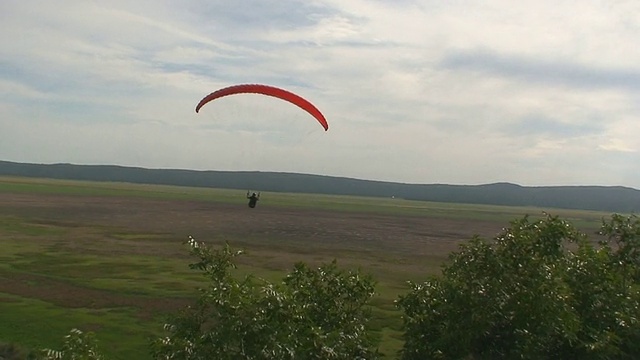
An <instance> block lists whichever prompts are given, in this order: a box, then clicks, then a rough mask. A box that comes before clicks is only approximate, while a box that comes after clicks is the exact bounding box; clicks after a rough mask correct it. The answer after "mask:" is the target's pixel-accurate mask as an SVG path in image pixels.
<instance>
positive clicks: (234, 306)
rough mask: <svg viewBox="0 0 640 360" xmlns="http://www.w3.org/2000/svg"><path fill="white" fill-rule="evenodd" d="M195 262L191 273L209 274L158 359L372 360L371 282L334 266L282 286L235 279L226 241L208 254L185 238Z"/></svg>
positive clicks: (301, 269)
mask: <svg viewBox="0 0 640 360" xmlns="http://www.w3.org/2000/svg"><path fill="white" fill-rule="evenodd" d="M189 245H190V248H191V253H192V254H193V255H194V256H196V257H197V258H198V260H199V261H198V262H196V263H194V264H191V265H190V266H191V268H193V269H196V270H199V271H201V272H202V274H203V275H204V276H206V277H207V281H208V286H207V287H206V288H202V289H200V292H201V293H200V298H199V299H198V301H197V302H196V303H195V304H194V305H193V306H189V307H188V308H186V309H184V310H183V311H181V312H180V313H179V314H177V315H176V316H173V317H172V318H171V319H170V320H169V322H168V324H167V325H166V326H165V329H166V331H167V332H168V335H167V336H166V337H164V338H161V339H158V340H157V341H155V342H154V343H153V345H152V349H153V350H152V351H153V355H154V358H156V359H374V358H376V357H377V356H378V353H377V350H376V349H375V345H376V344H375V341H374V340H373V339H372V337H371V336H370V334H369V330H368V327H367V322H368V319H369V311H368V306H367V303H368V301H369V299H370V298H371V297H372V296H373V295H374V282H373V280H372V279H371V278H370V277H369V276H363V275H362V274H360V273H359V272H344V271H340V270H339V269H338V268H337V265H336V263H335V261H334V262H332V263H330V264H326V265H323V266H321V267H320V268H318V269H310V268H309V267H308V266H306V265H305V264H302V263H299V264H296V265H295V268H294V270H293V271H292V272H291V273H290V274H289V275H287V276H286V277H285V279H284V280H283V281H282V283H280V284H271V283H269V282H267V281H264V280H260V279H257V278H255V277H252V276H246V277H244V278H241V279H238V278H237V277H236V276H234V272H233V270H234V269H235V268H236V265H235V258H236V257H237V256H240V255H241V254H242V252H241V251H235V252H234V251H232V250H231V248H230V247H229V245H228V244H227V245H226V246H225V247H223V248H222V249H220V250H212V249H211V248H209V247H207V246H206V245H205V244H203V243H200V242H197V241H195V240H194V239H190V241H189Z"/></svg>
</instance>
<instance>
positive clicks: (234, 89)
mask: <svg viewBox="0 0 640 360" xmlns="http://www.w3.org/2000/svg"><path fill="white" fill-rule="evenodd" d="M235 94H262V95H267V96H273V97H276V98H279V99H282V100H285V101H288V102H290V103H292V104H294V105H297V106H298V107H300V108H301V109H303V110H305V111H306V112H308V113H309V114H311V116H313V117H314V118H315V119H316V120H318V122H319V123H320V125H322V127H323V128H324V130H325V131H327V130H329V124H328V123H327V119H326V118H325V117H324V115H322V113H321V112H320V110H318V108H317V107H315V105H313V104H312V103H310V102H309V101H308V100H305V99H304V98H302V97H301V96H299V95H296V94H294V93H292V92H290V91H287V90H284V89H280V88H277V87H274V86H269V85H261V84H241V85H233V86H229V87H225V88H222V89H220V90H216V91H214V92H212V93H211V94H209V95H207V96H205V97H204V98H203V99H202V100H200V102H199V103H198V105H197V106H196V112H199V111H200V108H201V107H203V106H204V105H205V104H206V103H208V102H209V101H212V100H215V99H219V98H221V97H224V96H228V95H235Z"/></svg>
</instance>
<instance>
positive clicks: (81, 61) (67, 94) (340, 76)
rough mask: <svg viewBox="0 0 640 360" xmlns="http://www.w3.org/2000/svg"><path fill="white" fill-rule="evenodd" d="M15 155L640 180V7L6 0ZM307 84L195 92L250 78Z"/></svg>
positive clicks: (481, 178) (221, 166)
mask: <svg viewBox="0 0 640 360" xmlns="http://www.w3.org/2000/svg"><path fill="white" fill-rule="evenodd" d="M0 30H1V32H2V36H1V37H0V160H9V161H20V162H36V163H75V164H115V165H127V166H141V167H147V168H180V169H197V170H263V171H285V172H300V173H311V174H323V175H335V176H346V177H354V178H361V179H374V180H385V181H397V182H408V183H447V184H483V183H492V182H503V181H504V182H513V183H518V184H521V185H536V186H537V185H622V186H630V187H634V188H640V168H639V165H640V45H639V44H640V42H639V41H640V40H639V39H640V2H639V1H637V0H629V1H614V0H607V1H579V0H575V1H564V0H553V1H550V0H549V1H548V0H537V1H511V0H502V1H501V0H495V1H465V0H452V1H426V0H425V1H419V0H416V1H412V0H368V1H361V0H299V1H294V0H237V1H229V0H219V1H218V0H183V1H169V0H153V1H151V0H135V1H130V0H126V1H120V0H110V1H90V0H78V1H75V0H73V1H72V0H56V1H31V0H2V1H1V2H0ZM240 83H263V84H269V85H273V86H278V87H283V88H286V89H288V90H291V91H293V92H295V93H297V94H299V95H301V96H303V97H305V98H306V99H308V100H310V101H311V102H312V103H314V104H315V105H316V106H317V107H318V108H320V109H321V111H322V112H323V113H324V115H325V116H326V118H327V120H328V122H329V130H328V131H326V132H325V131H324V129H323V128H322V127H321V126H320V125H319V124H318V123H317V122H315V120H314V119H313V118H312V117H311V116H310V115H309V114H307V113H306V112H304V111H303V110H301V109H299V108H297V107H295V106H293V105H292V104H290V103H287V102H285V101H282V100H279V99H275V98H270V97H267V96H260V95H234V96H229V97H226V98H222V99H218V100H216V101H214V102H211V103H209V104H207V105H205V107H204V108H203V109H202V110H201V111H200V113H196V112H195V110H194V109H195V106H196V104H197V103H198V102H199V100H200V99H201V98H203V97H204V96H205V95H207V94H208V93H210V92H212V91H214V90H216V89H219V88H222V87H225V86H229V85H234V84H240Z"/></svg>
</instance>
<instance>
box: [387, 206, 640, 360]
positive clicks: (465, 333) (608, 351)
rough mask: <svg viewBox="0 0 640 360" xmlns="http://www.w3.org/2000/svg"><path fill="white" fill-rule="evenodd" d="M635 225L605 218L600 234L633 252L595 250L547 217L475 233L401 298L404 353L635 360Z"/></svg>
mask: <svg viewBox="0 0 640 360" xmlns="http://www.w3.org/2000/svg"><path fill="white" fill-rule="evenodd" d="M639 228H640V227H639V226H638V222H633V221H626V220H625V219H624V218H622V217H619V216H614V217H613V218H612V221H611V222H610V223H605V222H604V221H603V227H602V233H603V234H605V235H609V236H610V237H613V238H616V239H620V238H624V239H625V241H624V243H625V244H627V245H628V246H630V247H633V248H634V250H633V251H631V249H626V250H625V249H624V247H619V248H618V249H616V250H614V249H613V248H612V247H610V246H605V245H606V244H600V245H599V246H597V247H596V246H594V244H593V242H591V241H589V240H588V238H587V237H586V235H584V234H582V233H580V232H578V231H577V230H576V229H575V228H574V227H573V226H571V225H570V224H569V223H567V222H565V221H563V220H560V219H559V218H558V217H553V216H550V215H547V216H545V218H543V219H541V220H538V221H530V220H529V218H528V217H524V218H523V219H520V220H515V221H513V222H511V227H509V228H507V229H505V230H504V231H503V232H502V233H501V234H499V235H498V236H497V237H496V238H495V239H494V240H495V241H493V242H489V241H486V240H484V239H481V238H479V237H474V238H473V239H472V240H471V241H469V242H468V243H467V244H464V245H462V246H461V249H460V251H459V252H456V253H453V254H452V255H451V257H450V260H451V261H450V263H449V264H448V265H445V266H444V267H443V273H442V276H441V277H432V278H430V279H429V280H428V281H426V282H424V283H420V284H418V283H412V284H411V286H412V289H411V291H410V292H409V293H408V294H406V295H404V296H401V297H400V298H399V300H398V301H397V305H398V307H399V308H400V309H402V310H403V312H404V317H403V318H404V327H405V345H404V348H403V350H402V358H404V359H462V358H477V359H493V358H518V359H539V358H562V359H604V358H631V357H632V356H633V354H637V353H638V350H639V349H637V347H636V344H638V343H639V342H638V340H640V338H638V334H639V330H640V328H639V326H638V321H637V319H638V318H640V313H639V310H638V309H639V307H638V300H639V299H640V296H639V294H638V290H637V288H638V287H637V283H634V282H633V281H630V279H629V277H628V276H627V274H632V273H633V274H635V272H636V271H637V269H638V268H637V261H636V260H637V257H635V256H626V255H625V254H634V255H635V251H636V250H637V241H635V239H638V237H639V235H638V234H639V233H638V229H639ZM616 229H617V230H616ZM620 229H624V231H619V230H620ZM621 234H623V235H624V236H621ZM632 239H633V240H632ZM569 244H573V245H571V246H569ZM623 255H624V256H623ZM621 262H622V263H623V265H622V266H621V265H620V263H621Z"/></svg>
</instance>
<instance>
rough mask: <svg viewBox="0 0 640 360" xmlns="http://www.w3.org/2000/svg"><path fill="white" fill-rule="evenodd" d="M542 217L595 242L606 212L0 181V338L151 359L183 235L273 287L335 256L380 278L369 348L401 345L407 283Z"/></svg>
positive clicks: (173, 286)
mask: <svg viewBox="0 0 640 360" xmlns="http://www.w3.org/2000/svg"><path fill="white" fill-rule="evenodd" d="M543 211H547V212H549V213H551V214H552V215H559V216H561V217H562V218H563V219H565V220H568V221H570V222H572V223H574V225H576V226H577V227H578V228H580V229H582V230H583V231H585V232H586V233H588V234H590V235H591V234H593V233H594V232H595V231H596V230H597V228H598V227H599V225H600V223H601V220H602V218H606V217H608V216H609V215H610V214H608V213H600V212H593V211H577V210H560V209H538V208H525V207H502V206H485V205H471V204H446V203H429V202H419V201H408V200H401V199H381V198H364V197H349V196H328V195H307V194H286V193H262V200H261V201H260V203H259V204H258V207H257V208H256V209H253V210H250V209H248V208H247V206H246V204H245V198H244V192H243V191H238V190H222V189H209V188H187V187H177V186H159V185H140V184H123V183H109V182H81V181H63V180H49V179H27V178H15V177H0V341H2V342H16V343H19V344H21V345H23V346H26V347H31V348H44V347H59V345H60V343H61V341H62V338H63V336H64V335H65V334H67V333H68V331H69V330H70V329H71V328H73V327H77V328H80V329H84V330H92V331H95V332H96V334H97V338H98V340H99V341H100V344H101V345H102V349H103V350H104V353H106V354H107V355H108V357H109V358H112V359H131V358H136V359H144V358H149V354H148V343H149V339H150V338H152V337H155V336H159V335H161V334H162V323H163V320H164V318H165V317H166V316H167V315H168V314H170V313H173V312H175V311H176V310H177V309H179V308H181V307H183V306H185V305H186V304H189V303H190V302H191V301H192V300H193V299H194V297H195V296H196V294H197V292H196V290H195V289H196V288H197V287H198V286H199V285H200V284H202V282H201V279H200V278H199V276H198V274H196V273H194V272H192V271H190V270H189V269H188V264H189V262H190V260H191V259H190V258H189V257H188V253H187V248H186V246H185V245H184V241H186V240H187V238H188V236H194V237H195V238H196V239H197V240H200V241H206V242H208V243H210V244H212V245H220V244H222V243H224V242H225V241H227V242H229V244H230V245H231V246H232V247H233V248H236V249H239V248H241V249H245V250H246V251H247V255H246V256H244V257H241V258H240V269H239V270H240V272H241V273H251V274H254V275H256V276H259V277H263V278H265V279H268V280H270V281H278V280H279V279H281V278H282V277H283V276H284V275H285V274H286V272H287V271H289V270H290V269H292V267H293V265H294V263H295V262H297V261H304V262H307V263H308V264H311V265H317V264H321V263H324V262H329V261H331V260H333V259H337V260H338V265H339V266H340V267H343V268H354V267H357V268H361V269H362V270H363V271H365V272H367V273H370V274H372V275H373V276H374V278H375V279H376V280H377V281H378V286H377V292H378V294H377V295H376V297H375V298H374V301H373V302H372V305H373V314H374V319H373V325H374V326H375V328H376V330H377V332H378V334H380V336H381V338H382V346H381V350H382V351H383V352H384V353H385V354H387V355H388V358H394V357H395V356H394V355H395V351H397V350H398V349H399V348H400V346H401V345H402V342H401V339H400V335H401V328H400V326H401V318H400V316H401V314H400V313H399V312H398V311H396V310H395V307H394V303H393V301H394V300H395V299H396V298H397V296H398V295H400V294H402V293H404V292H406V291H407V290H408V288H407V284H406V282H407V280H414V281H420V280H422V279H425V278H426V276H427V275H430V274H437V273H438V271H439V269H440V265H441V264H442V263H443V262H444V261H446V258H447V255H448V254H449V253H450V252H451V251H454V250H456V249H457V247H458V245H459V244H460V243H461V242H464V241H466V240H468V239H469V238H470V237H471V236H472V235H475V234H479V235H481V236H484V237H492V236H493V235H495V234H496V233H498V232H499V231H500V230H501V229H502V228H503V227H506V226H508V225H509V221H510V220H513V219H515V218H519V217H522V216H524V215H525V214H528V215H530V216H532V217H539V216H541V215H542V213H543Z"/></svg>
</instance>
